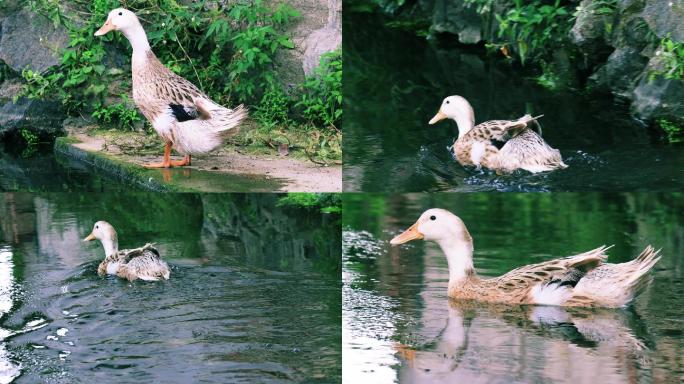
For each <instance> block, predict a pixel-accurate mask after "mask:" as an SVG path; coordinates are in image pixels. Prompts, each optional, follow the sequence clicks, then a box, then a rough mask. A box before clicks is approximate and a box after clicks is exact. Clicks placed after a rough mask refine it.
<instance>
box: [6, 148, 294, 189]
mask: <svg viewBox="0 0 684 384" xmlns="http://www.w3.org/2000/svg"><path fill="white" fill-rule="evenodd" d="M160 159H161V157H160ZM153 161H155V160H153V159H150V162H153ZM138 172H139V175H138V177H137V179H136V180H145V181H148V182H149V183H150V184H151V186H149V187H150V189H153V190H156V189H163V188H166V187H167V186H168V185H171V187H172V188H173V187H180V188H183V190H191V191H202V192H271V191H278V190H280V189H281V188H282V187H283V186H284V185H285V180H282V179H277V178H272V177H265V176H264V175H250V174H229V173H222V172H215V171H208V170H202V169H196V168H184V167H181V168H171V169H147V170H143V169H140V170H139V171H138ZM119 174H121V175H119ZM114 175H119V176H121V177H118V176H114ZM128 176H129V175H127V174H126V172H123V173H122V172H121V171H119V170H117V169H113V170H111V171H109V172H106V171H104V170H102V169H100V168H96V167H94V166H93V165H91V164H90V163H89V162H88V161H87V160H83V161H82V160H78V159H75V158H72V157H71V156H69V155H65V154H62V153H55V152H53V150H52V145H50V144H45V145H42V146H41V147H39V148H36V151H31V150H27V149H26V148H22V147H21V146H18V147H17V146H16V145H15V144H11V143H7V144H2V143H0V192H3V191H32V192H36V191H47V192H71V191H74V192H123V191H141V190H145V189H147V188H143V187H142V186H140V185H138V184H137V183H136V182H133V181H129V180H127V179H126V180H122V179H125V178H127V177H128ZM164 190H166V189H164Z"/></svg>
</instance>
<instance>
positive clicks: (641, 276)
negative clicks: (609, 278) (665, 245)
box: [625, 245, 661, 298]
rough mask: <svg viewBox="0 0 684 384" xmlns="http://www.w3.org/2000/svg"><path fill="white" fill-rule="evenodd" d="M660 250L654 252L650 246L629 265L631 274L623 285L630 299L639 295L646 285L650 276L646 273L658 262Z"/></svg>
mask: <svg viewBox="0 0 684 384" xmlns="http://www.w3.org/2000/svg"><path fill="white" fill-rule="evenodd" d="M659 254H660V249H658V250H656V249H655V248H653V247H652V246H650V245H649V246H647V247H646V248H645V249H644V250H643V251H642V252H641V253H640V254H639V256H637V257H636V259H634V260H632V261H631V262H629V263H626V264H629V265H630V267H631V268H630V270H631V272H632V273H631V274H630V275H629V276H628V279H627V281H626V282H625V285H626V286H627V287H628V288H629V290H630V292H631V296H632V298H634V297H636V296H638V295H639V294H641V293H642V292H643V291H644V289H645V288H646V286H648V283H650V281H651V275H650V274H649V273H648V272H649V271H650V270H651V269H652V268H653V267H654V266H655V264H656V263H657V262H658V261H659V260H660V257H661V256H660V255H659Z"/></svg>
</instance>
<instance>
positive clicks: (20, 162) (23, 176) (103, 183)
mask: <svg viewBox="0 0 684 384" xmlns="http://www.w3.org/2000/svg"><path fill="white" fill-rule="evenodd" d="M136 189H137V188H136V187H135V186H124V185H122V183H121V182H119V181H117V180H115V179H112V178H108V177H106V176H103V175H102V174H98V173H95V172H92V171H91V170H90V169H88V167H87V166H86V165H85V164H83V163H80V162H77V161H73V160H69V159H67V158H65V157H56V156H55V155H54V154H53V152H52V147H51V146H50V145H42V146H40V148H36V150H35V151H32V150H27V149H26V148H23V147H22V146H21V145H19V144H16V143H4V144H3V143H0V192H2V191H50V192H61V191H92V192H102V191H117V192H118V191H124V190H128V191H130V190H136Z"/></svg>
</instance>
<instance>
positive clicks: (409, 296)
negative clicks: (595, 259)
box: [343, 194, 684, 384]
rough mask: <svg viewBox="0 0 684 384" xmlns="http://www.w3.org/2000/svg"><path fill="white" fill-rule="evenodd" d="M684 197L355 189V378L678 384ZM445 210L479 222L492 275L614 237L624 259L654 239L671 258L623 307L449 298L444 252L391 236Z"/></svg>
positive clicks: (346, 289) (348, 306) (348, 348)
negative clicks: (393, 242) (393, 243)
mask: <svg viewBox="0 0 684 384" xmlns="http://www.w3.org/2000/svg"><path fill="white" fill-rule="evenodd" d="M683 201H684V200H682V198H681V196H679V195H667V194H664V195H659V194H621V195H601V194H560V195H559V194H555V195H550V196H549V195H539V194H471V195H452V194H443V195H430V196H428V195H423V194H421V195H364V196H354V195H348V196H345V201H344V212H345V214H344V220H345V226H346V230H345V233H344V238H343V319H344V321H343V334H344V336H343V355H344V359H343V364H344V367H343V371H344V378H345V379H344V380H345V382H349V383H353V382H362V381H369V382H371V381H372V382H378V383H381V382H382V383H386V382H405V383H433V382H434V383H441V382H467V383H492V382H494V383H499V382H501V383H509V382H520V383H541V382H567V383H573V384H578V383H580V384H581V383H597V382H600V383H624V382H635V383H636V382H657V383H671V382H672V383H673V382H680V381H681V378H682V377H683V376H684V360H682V356H683V355H684V337H683V334H682V331H681V319H682V318H683V317H684V284H683V283H682V282H681V279H682V277H683V276H682V271H684V268H682V261H684V258H682V257H681V256H682V255H684V242H682V241H681V240H682V239H684V216H682V214H681V212H683V210H682V209H683V208H684V207H683V206H682V204H684V203H683ZM435 206H438V207H444V208H447V209H449V210H452V211H454V212H458V213H459V216H460V217H464V220H468V222H469V223H473V229H472V230H471V235H472V236H473V238H474V241H475V243H476V253H475V267H476V269H477V272H478V274H480V275H483V276H497V275H500V274H502V273H504V272H507V271H510V270H511V269H513V268H515V267H517V266H521V265H525V264H530V263H532V262H539V261H543V260H548V259H551V258H554V257H558V256H562V255H564V254H567V253H572V252H574V251H579V250H581V249H583V248H584V247H587V246H589V245H595V243H596V242H598V241H602V242H604V243H608V244H610V243H615V247H614V248H613V249H612V250H611V252H610V258H609V260H612V261H615V262H619V261H626V260H628V259H629V258H630V257H632V255H633V254H634V252H636V251H638V250H639V249H640V248H641V247H642V246H643V245H644V244H646V243H648V242H653V243H654V244H657V245H658V246H662V248H663V250H662V252H663V253H662V254H663V259H662V260H661V263H662V264H661V265H659V266H657V267H656V268H655V270H654V271H653V275H654V279H653V283H652V285H651V287H650V288H649V289H647V290H646V291H645V292H644V293H643V294H642V295H641V296H640V297H638V298H637V300H636V301H635V303H634V305H633V306H630V307H628V308H626V309H615V310H614V309H581V308H559V307H546V306H508V305H492V304H484V303H479V302H467V301H455V300H451V299H449V298H448V297H447V284H448V269H447V268H448V267H447V263H446V259H445V257H444V254H443V253H442V251H441V250H440V249H439V247H438V246H436V245H434V244H430V243H421V242H417V243H408V244H406V245H405V246H402V248H401V249H398V248H391V247H390V246H389V244H388V242H389V239H391V238H392V237H393V236H395V235H396V234H398V233H400V232H401V231H402V230H403V229H405V228H406V227H407V226H408V225H410V224H412V223H413V222H414V220H415V217H416V216H417V215H419V214H420V213H421V212H422V211H423V210H425V209H427V208H430V207H435ZM599 244H600V243H599ZM348 379H349V380H348Z"/></svg>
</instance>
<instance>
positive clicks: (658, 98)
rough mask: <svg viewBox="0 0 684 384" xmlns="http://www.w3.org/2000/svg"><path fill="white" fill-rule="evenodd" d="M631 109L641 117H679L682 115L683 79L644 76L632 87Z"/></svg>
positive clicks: (683, 102)
mask: <svg viewBox="0 0 684 384" xmlns="http://www.w3.org/2000/svg"><path fill="white" fill-rule="evenodd" d="M631 108H632V111H633V112H634V113H635V114H636V115H637V116H639V117H640V118H642V119H646V120H652V119H658V118H668V119H675V120H676V119H681V117H682V116H684V81H682V80H667V79H665V78H662V77H657V78H655V79H653V80H649V79H648V76H644V77H643V78H642V79H641V81H640V82H639V85H638V86H637V87H636V88H635V89H634V95H633V101H632V106H631Z"/></svg>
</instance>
